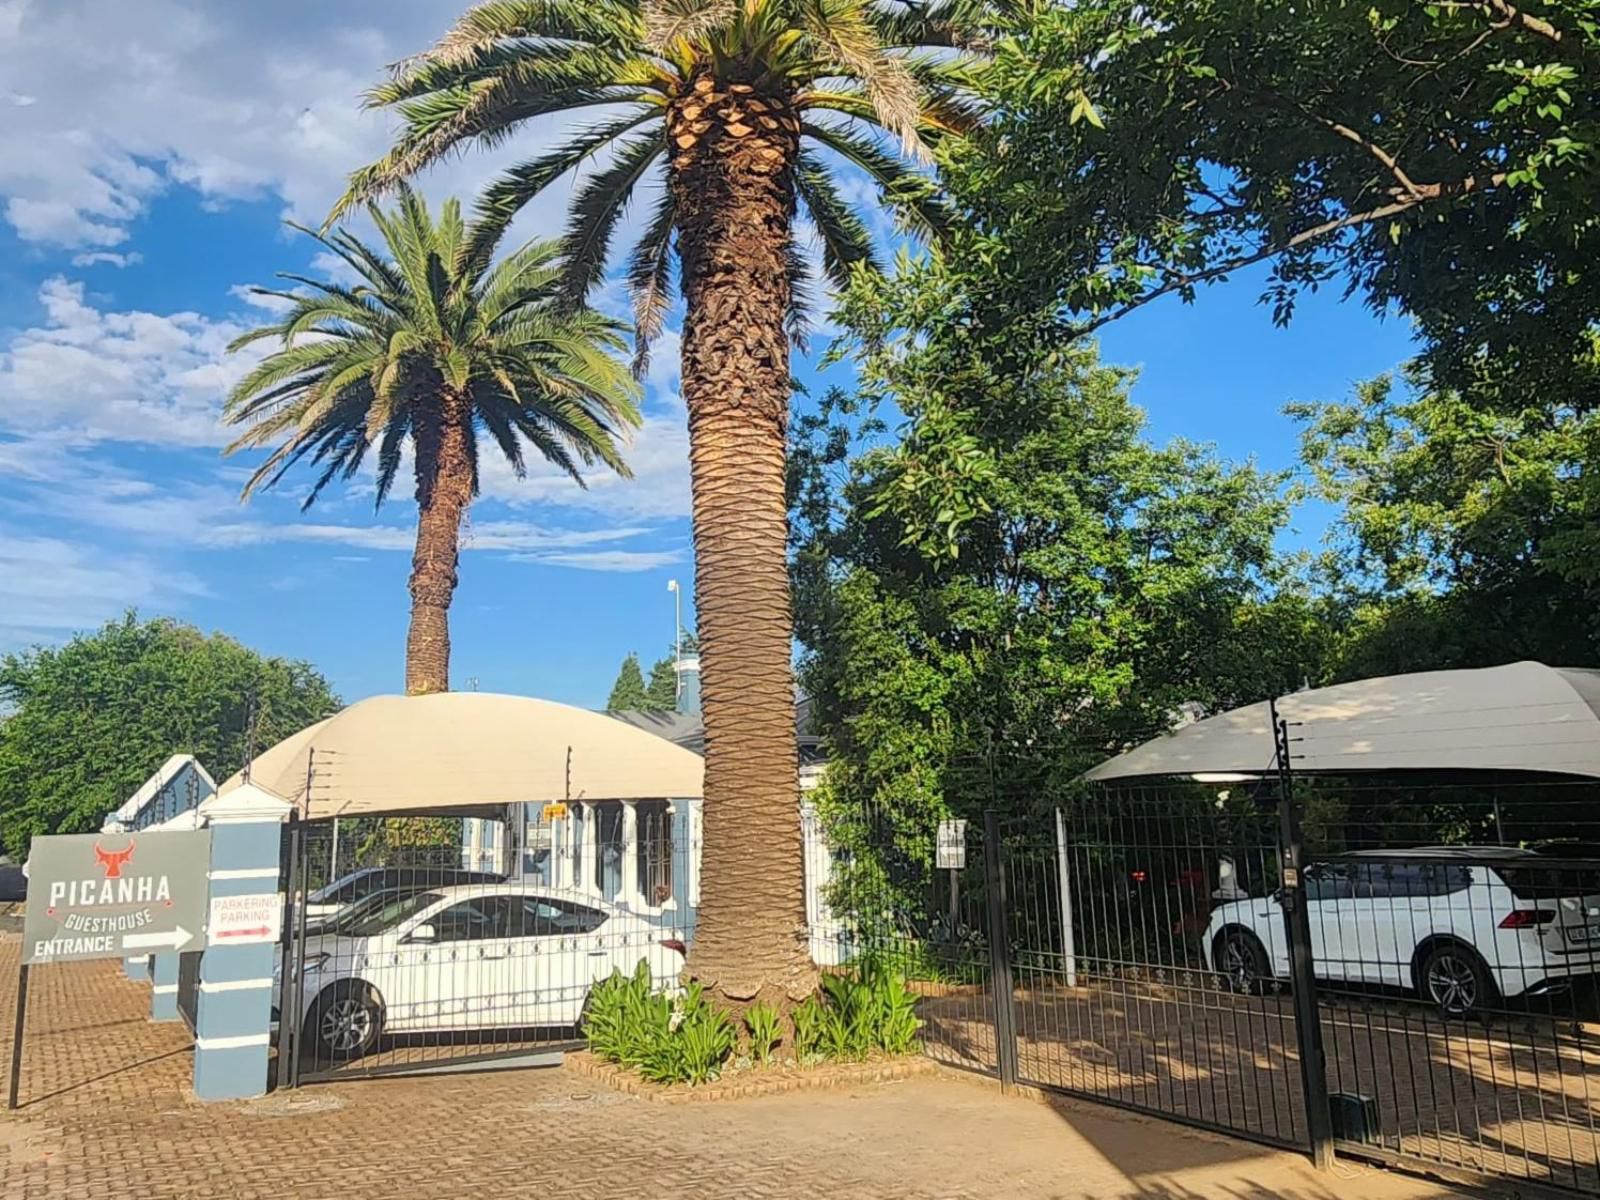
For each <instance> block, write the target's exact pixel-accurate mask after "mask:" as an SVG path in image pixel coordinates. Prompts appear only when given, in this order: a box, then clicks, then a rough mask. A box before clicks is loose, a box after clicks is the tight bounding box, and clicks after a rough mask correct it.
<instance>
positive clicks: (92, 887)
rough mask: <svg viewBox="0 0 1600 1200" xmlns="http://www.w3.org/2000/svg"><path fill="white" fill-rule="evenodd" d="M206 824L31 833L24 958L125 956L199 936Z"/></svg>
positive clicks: (172, 947) (198, 940)
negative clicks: (180, 827) (190, 828)
mask: <svg viewBox="0 0 1600 1200" xmlns="http://www.w3.org/2000/svg"><path fill="white" fill-rule="evenodd" d="M210 862H211V833H210V831H209V830H203V829H202V830H198V831H194V832H190V831H184V832H181V833H178V832H173V833H73V834H56V835H53V836H49V837H36V838H34V839H33V844H32V846H31V847H30V848H29V853H28V906H27V910H26V912H25V913H24V916H23V921H22V939H23V940H22V961H23V962H24V963H57V962H76V961H79V960H81V959H86V958H130V957H134V956H137V955H141V954H156V953H160V952H170V951H179V950H198V949H199V948H200V947H201V946H202V945H203V944H204V938H203V930H204V926H205V919H206V893H207V890H208V889H207V883H206V873H207V868H208V867H209V865H210Z"/></svg>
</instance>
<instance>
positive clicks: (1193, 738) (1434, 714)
mask: <svg viewBox="0 0 1600 1200" xmlns="http://www.w3.org/2000/svg"><path fill="white" fill-rule="evenodd" d="M1277 704H1278V714H1279V716H1280V717H1281V718H1282V719H1283V720H1285V721H1287V722H1288V723H1289V727H1290V728H1289V735H1290V738H1291V739H1292V740H1291V743H1290V750H1291V754H1292V758H1291V764H1292V766H1293V768H1294V770H1295V771H1297V772H1305V773H1309V774H1323V775H1332V774H1348V773H1353V772H1362V771H1388V772H1392V771H1417V770H1432V771H1463V770H1466V771H1525V772H1541V773H1551V774H1561V775H1579V776H1586V777H1589V778H1600V671H1595V670H1589V669H1584V668H1572V667H1549V666H1546V665H1545V664H1543V663H1537V662H1517V663H1508V664H1506V665H1505V666H1501V667H1484V668H1480V669H1477V670H1463V671H1423V672H1419V673H1417V674H1413V675H1386V676H1383V677H1381V678H1377V679H1362V680H1358V681H1356V682H1354V683H1341V684H1336V685H1334V686H1333V687H1325V688H1314V689H1310V690H1307V691H1303V692H1296V693H1294V694H1293V695H1291V696H1285V697H1283V698H1282V699H1281V700H1279V701H1278V702H1277ZM1275 763H1276V756H1275V753H1274V736H1273V730H1272V719H1271V715H1270V712H1269V708H1268V705H1267V704H1266V703H1265V702H1263V703H1260V704H1248V705H1245V706H1244V707H1243V708H1235V709H1232V710H1230V711H1229V712H1225V713H1220V714H1218V715H1217V716H1214V717H1208V718H1207V719H1205V720H1203V721H1196V722H1195V723H1194V724H1192V725H1187V726H1185V727H1183V728H1182V729H1179V730H1177V731H1175V732H1173V733H1170V734H1165V735H1163V736H1161V737H1158V738H1154V739H1153V740H1151V741H1148V742H1146V743H1144V744H1143V745H1142V746H1136V747H1135V748H1134V749H1132V750H1129V751H1128V752H1127V753H1125V754H1120V755H1118V756H1117V757H1116V758H1112V759H1108V760H1107V761H1105V762H1103V763H1101V764H1100V765H1099V766H1097V767H1095V768H1094V769H1093V770H1091V771H1089V772H1087V773H1086V775H1085V776H1084V777H1085V778H1086V779H1089V780H1096V781H1104V780H1114V779H1135V778H1149V777H1154V776H1173V775H1182V776H1206V775H1217V776H1224V777H1226V776H1233V777H1238V776H1249V777H1253V776H1259V775H1263V774H1266V773H1268V772H1270V771H1272V770H1273V769H1274V766H1275Z"/></svg>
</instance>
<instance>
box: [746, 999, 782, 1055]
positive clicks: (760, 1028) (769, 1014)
mask: <svg viewBox="0 0 1600 1200" xmlns="http://www.w3.org/2000/svg"><path fill="white" fill-rule="evenodd" d="M744 1024H745V1028H746V1029H747V1030H748V1031H749V1033H750V1054H751V1057H753V1058H754V1059H755V1060H756V1061H757V1062H758V1063H769V1062H771V1061H772V1052H773V1051H774V1050H776V1049H777V1048H778V1043H779V1042H781V1041H782V1040H783V1030H782V1028H781V1026H780V1025H779V1021H778V1010H777V1009H775V1008H773V1007H772V1005H770V1004H757V1005H754V1006H752V1007H751V1009H750V1011H749V1012H747V1013H745V1015H744Z"/></svg>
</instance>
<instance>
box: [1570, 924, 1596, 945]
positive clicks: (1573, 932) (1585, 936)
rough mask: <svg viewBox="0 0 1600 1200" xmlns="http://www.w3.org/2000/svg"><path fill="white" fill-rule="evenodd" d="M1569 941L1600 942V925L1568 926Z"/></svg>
mask: <svg viewBox="0 0 1600 1200" xmlns="http://www.w3.org/2000/svg"><path fill="white" fill-rule="evenodd" d="M1567 941H1569V942H1600V925H1568V926H1567Z"/></svg>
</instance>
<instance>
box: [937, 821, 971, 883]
mask: <svg viewBox="0 0 1600 1200" xmlns="http://www.w3.org/2000/svg"><path fill="white" fill-rule="evenodd" d="M936 865H937V867H938V869H939V870H941V871H959V870H962V869H963V868H964V867H965V866H966V865H967V823H966V822H965V821H940V822H939V841H938V860H937V864H936Z"/></svg>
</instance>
